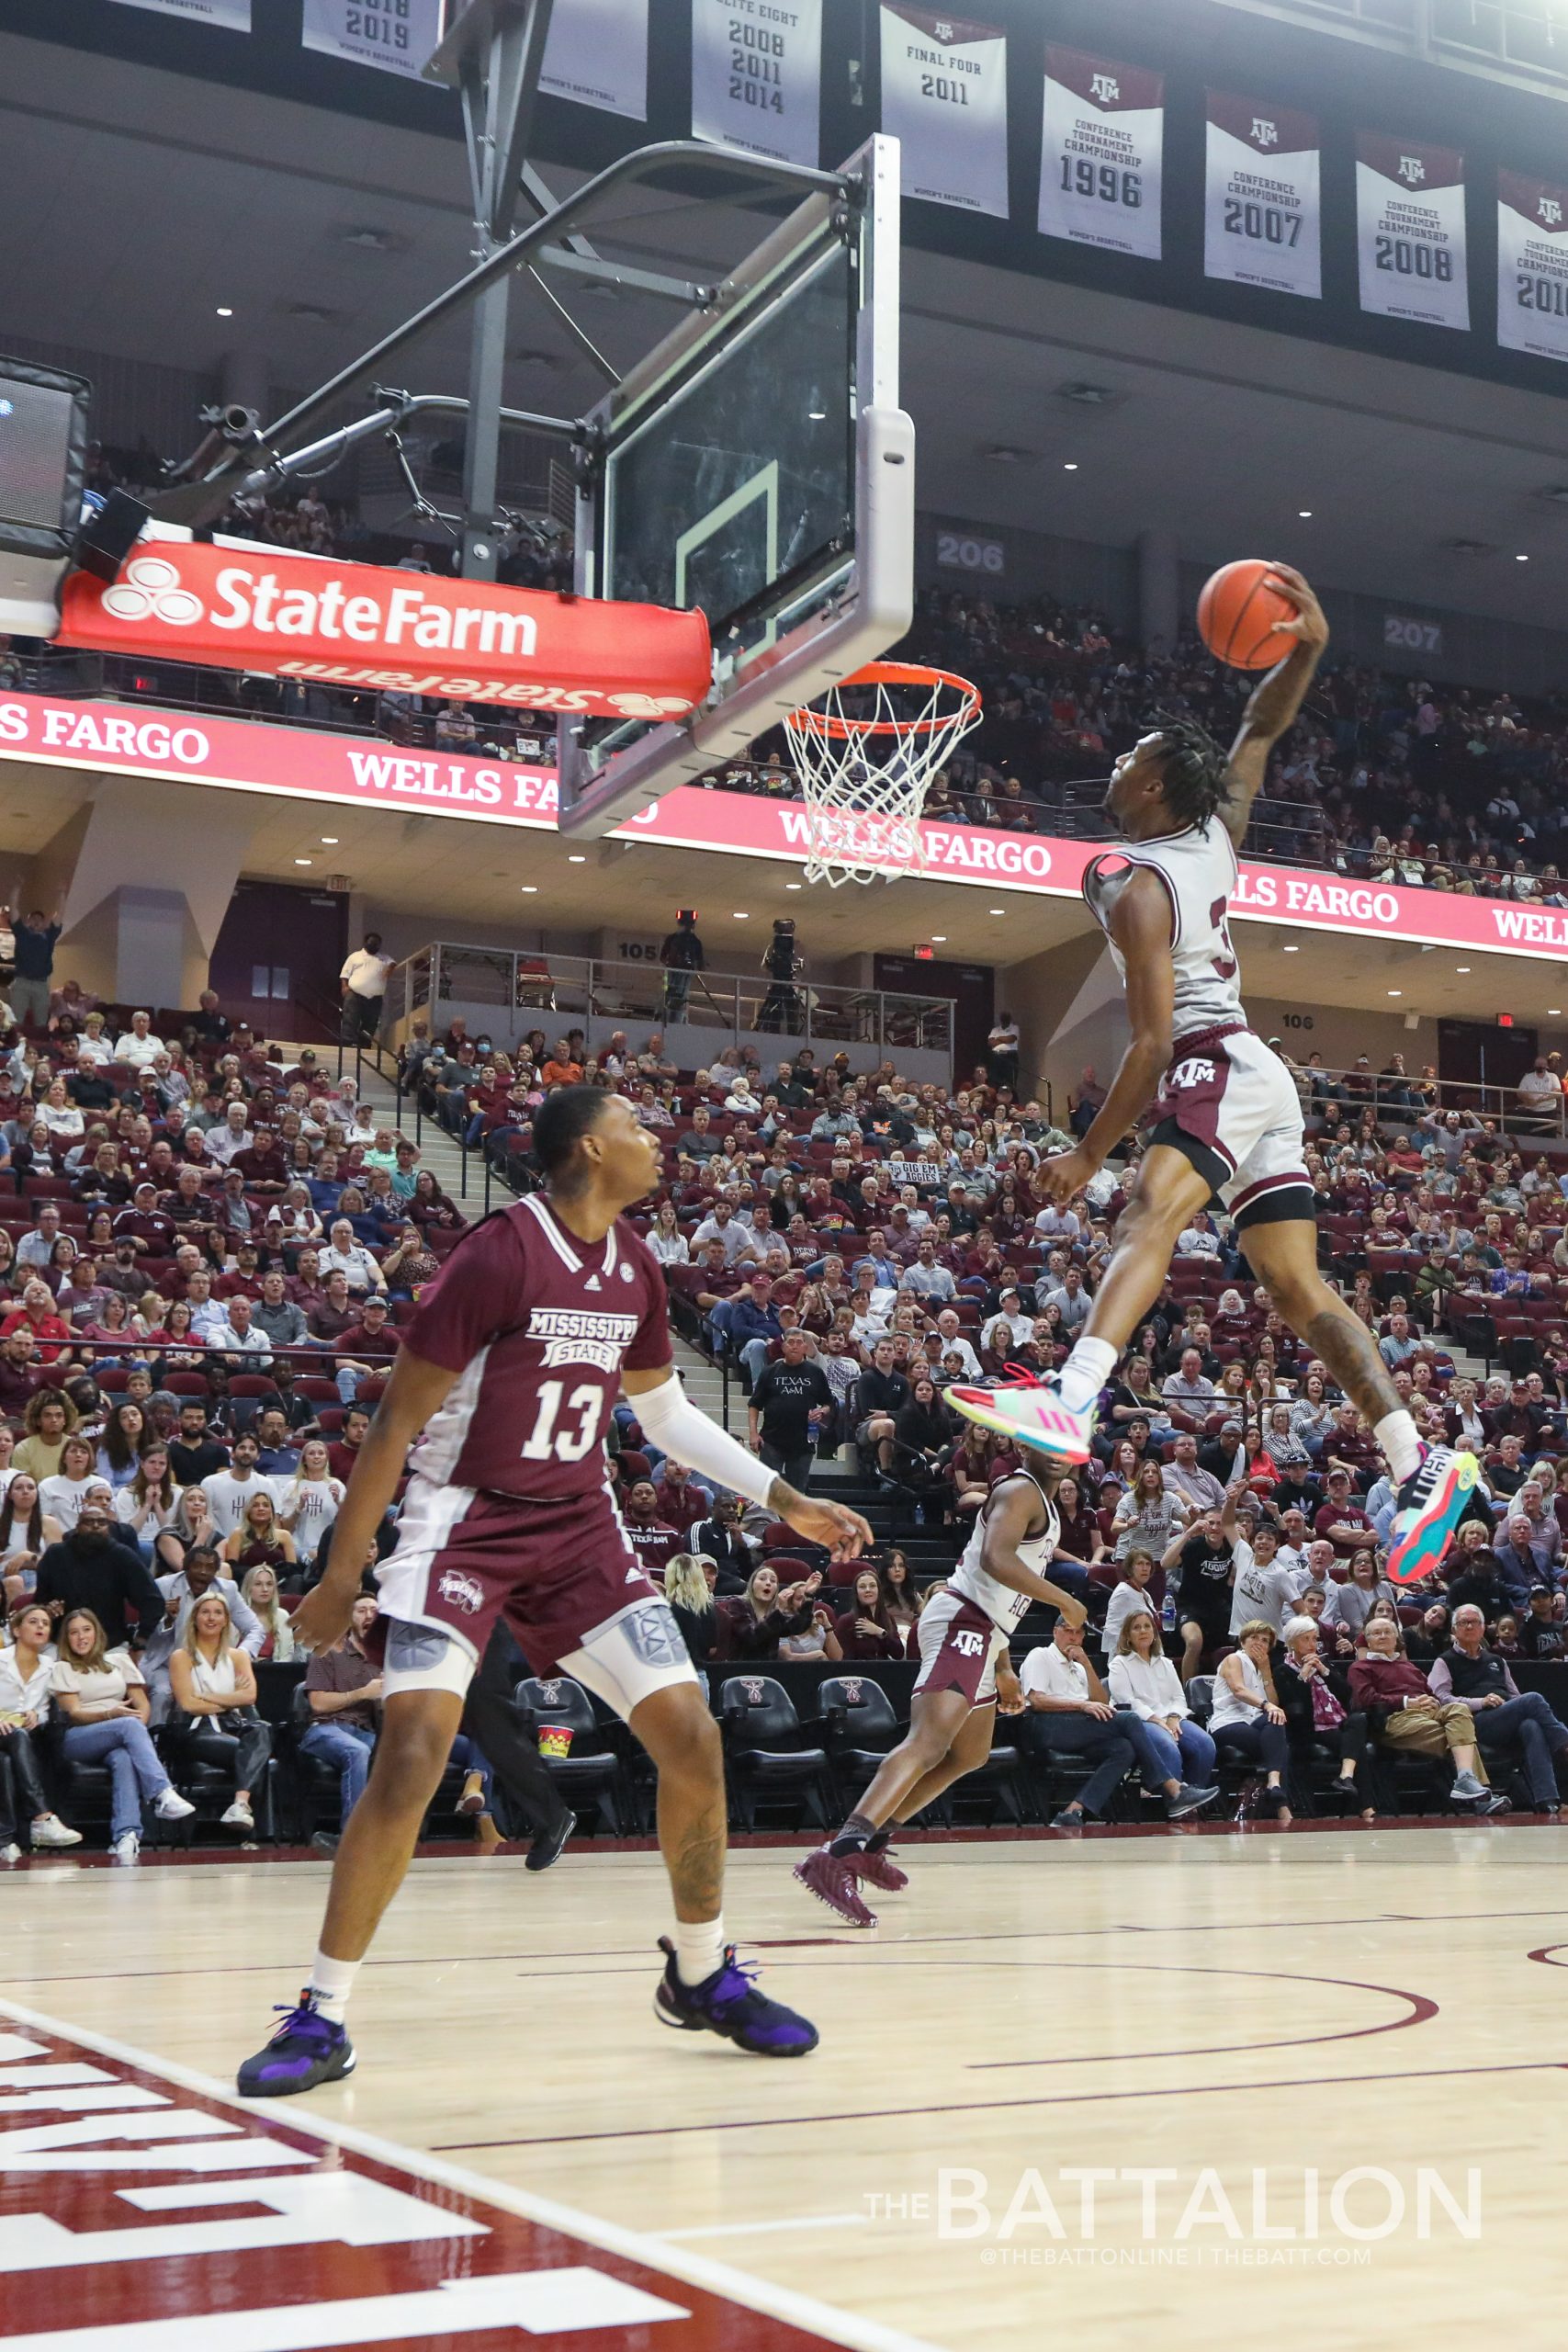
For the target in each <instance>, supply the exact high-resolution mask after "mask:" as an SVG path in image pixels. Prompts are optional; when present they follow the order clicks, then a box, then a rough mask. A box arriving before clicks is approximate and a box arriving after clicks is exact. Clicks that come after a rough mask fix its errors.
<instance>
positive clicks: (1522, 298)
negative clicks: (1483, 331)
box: [1497, 172, 1568, 359]
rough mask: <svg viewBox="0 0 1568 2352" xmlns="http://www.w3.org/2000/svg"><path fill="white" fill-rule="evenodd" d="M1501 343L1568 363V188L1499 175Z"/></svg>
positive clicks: (1509, 348) (1498, 335)
mask: <svg viewBox="0 0 1568 2352" xmlns="http://www.w3.org/2000/svg"><path fill="white" fill-rule="evenodd" d="M1497 340H1498V342H1499V343H1500V344H1503V345H1505V346H1506V348H1507V349H1508V350H1509V351H1533V352H1534V353H1535V355H1536V356H1537V358H1538V359H1568V188H1563V187H1554V186H1553V185H1552V184H1551V182H1550V181H1548V180H1528V179H1522V178H1521V177H1520V175H1519V174H1518V173H1517V172H1499V173H1498V175H1497Z"/></svg>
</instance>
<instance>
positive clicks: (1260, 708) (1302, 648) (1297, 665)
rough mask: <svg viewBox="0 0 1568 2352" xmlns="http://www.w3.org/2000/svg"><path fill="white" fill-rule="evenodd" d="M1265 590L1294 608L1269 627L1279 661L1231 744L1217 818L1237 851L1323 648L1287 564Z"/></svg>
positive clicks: (1304, 588)
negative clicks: (1280, 655) (1272, 758)
mask: <svg viewBox="0 0 1568 2352" xmlns="http://www.w3.org/2000/svg"><path fill="white" fill-rule="evenodd" d="M1269 586H1270V587H1271V588H1274V589H1277V590H1278V592H1279V594H1280V595H1281V596H1283V597H1284V598H1285V600H1286V602H1287V603H1288V604H1290V605H1292V606H1293V607H1294V612H1295V617H1294V619H1292V620H1289V621H1277V622H1276V623H1275V628H1276V629H1277V631H1278V633H1279V637H1280V645H1281V649H1282V650H1283V651H1284V659H1283V660H1282V661H1280V662H1276V664H1275V666H1274V667H1273V669H1272V670H1270V671H1269V674H1268V676H1267V677H1266V678H1265V679H1264V680H1263V682H1262V684H1261V685H1259V686H1258V687H1256V688H1255V689H1254V691H1253V695H1252V698H1251V700H1250V701H1249V702H1248V704H1247V708H1246V710H1245V712H1244V713H1243V714H1242V721H1241V731H1240V733H1239V734H1238V735H1237V737H1236V739H1235V742H1234V743H1233V744H1232V745H1231V754H1230V760H1229V763H1228V765H1227V769H1226V778H1225V781H1226V793H1225V797H1224V801H1223V802H1222V803H1221V807H1220V817H1221V820H1222V822H1223V823H1224V828H1225V831H1227V832H1228V833H1229V835H1230V837H1231V839H1232V841H1233V842H1235V846H1236V847H1237V849H1239V848H1240V847H1241V842H1242V835H1243V834H1244V833H1245V832H1246V831H1247V820H1248V819H1249V818H1250V817H1251V814H1252V804H1253V802H1254V800H1255V799H1256V798H1257V797H1258V793H1259V791H1260V790H1261V789H1262V785H1263V779H1264V777H1265V776H1266V775H1267V774H1268V772H1269V754H1270V753H1271V752H1272V751H1273V749H1274V746H1275V744H1276V743H1277V742H1278V741H1279V740H1280V736H1281V735H1283V734H1284V732H1285V730H1286V729H1287V728H1289V727H1291V726H1293V725H1294V723H1295V717H1296V713H1297V712H1298V711H1299V710H1300V708H1301V707H1302V704H1303V700H1304V699H1305V696H1306V690H1307V688H1308V687H1309V686H1310V685H1311V684H1312V682H1313V678H1314V673H1315V672H1316V670H1317V665H1318V663H1319V662H1320V661H1321V660H1322V659H1323V650H1324V647H1325V645H1326V644H1327V643H1328V623H1327V621H1326V620H1325V618H1324V613H1323V607H1322V605H1320V604H1319V603H1318V601H1317V598H1316V596H1315V595H1314V594H1313V591H1312V589H1311V588H1310V587H1309V586H1308V584H1307V582H1306V581H1305V580H1304V579H1303V577H1302V574H1301V573H1300V572H1299V571H1294V570H1292V566H1291V565H1290V564H1288V563H1276V564H1274V565H1273V566H1272V567H1271V569H1270V571H1269Z"/></svg>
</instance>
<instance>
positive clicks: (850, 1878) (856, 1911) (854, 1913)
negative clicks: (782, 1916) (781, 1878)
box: [795, 1846, 876, 1928]
mask: <svg viewBox="0 0 1568 2352" xmlns="http://www.w3.org/2000/svg"><path fill="white" fill-rule="evenodd" d="M853 1859H854V1860H855V1861H860V1860H863V1857H862V1856H860V1855H858V1854H857V1855H856V1856H855V1857H854V1858H853ZM795 1877H796V1878H797V1879H798V1880H799V1881H800V1883H801V1884H802V1886H804V1887H806V1888H807V1890H808V1892H809V1893H811V1894H814V1895H815V1896H816V1897H817V1900H818V1903H825V1904H826V1905H828V1908H829V1911H836V1912H837V1913H838V1915H839V1917H840V1919H842V1920H843V1921H844V1922H845V1923H846V1925H848V1926H849V1927H852V1928H874V1927H875V1925H876V1914H875V1912H874V1911H868V1910H867V1908H866V1906H865V1905H864V1904H863V1902H862V1901H861V1897H860V1889H859V1888H858V1887H857V1886H856V1884H855V1873H854V1870H853V1867H852V1862H851V1861H850V1860H848V1859H847V1858H845V1857H842V1856H840V1855H838V1854H834V1853H830V1852H829V1849H828V1848H827V1847H826V1846H818V1849H817V1851H816V1852H815V1853H814V1854H807V1857H806V1860H804V1861H803V1862H796V1864H795Z"/></svg>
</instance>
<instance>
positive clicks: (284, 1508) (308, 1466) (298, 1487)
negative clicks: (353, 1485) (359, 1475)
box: [277, 1437, 347, 1565]
mask: <svg viewBox="0 0 1568 2352" xmlns="http://www.w3.org/2000/svg"><path fill="white" fill-rule="evenodd" d="M346 1492H347V1488H346V1487H345V1486H344V1481H343V1480H342V1479H341V1478H335V1477H333V1470H332V1463H331V1460H330V1458H329V1455H328V1451H327V1445H326V1442H325V1440H324V1439H322V1438H319V1437H308V1438H307V1439H306V1440H305V1442H304V1444H303V1445H302V1446H301V1447H300V1449H299V1469H298V1470H297V1471H296V1472H295V1474H294V1476H293V1477H292V1478H291V1479H286V1480H284V1481H282V1482H281V1483H280V1484H279V1485H278V1487H277V1516H278V1521H279V1523H280V1525H281V1526H282V1527H283V1529H284V1530H285V1531H286V1532H287V1533H288V1535H290V1536H291V1537H292V1538H293V1541H294V1546H295V1556H296V1558H297V1560H299V1561H300V1562H303V1563H305V1564H307V1565H308V1564H309V1563H310V1561H312V1560H313V1559H314V1558H315V1556H316V1554H317V1552H318V1551H319V1550H320V1549H321V1538H322V1537H323V1535H324V1534H325V1533H326V1532H327V1529H328V1528H329V1527H330V1526H331V1525H332V1523H333V1520H334V1519H336V1517H337V1515H338V1511H339V1510H340V1508H341V1507H342V1503H343V1498H344V1495H345V1493H346Z"/></svg>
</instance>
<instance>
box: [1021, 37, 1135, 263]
mask: <svg viewBox="0 0 1568 2352" xmlns="http://www.w3.org/2000/svg"><path fill="white" fill-rule="evenodd" d="M1164 153H1165V77H1164V75H1163V74H1151V73H1149V72H1148V71H1147V69H1146V68H1145V67H1144V66H1142V65H1119V64H1117V63H1116V62H1115V61H1114V60H1113V59H1111V58H1107V57H1086V56H1084V55H1083V53H1082V52H1081V51H1078V50H1076V49H1048V50H1047V51H1045V114H1044V141H1043V146H1042V148H1041V152H1040V231H1041V234H1042V235H1043V236H1046V237H1070V238H1071V239H1072V240H1073V242H1074V243H1077V244H1080V245H1100V246H1104V247H1107V248H1109V250H1110V251H1111V252H1112V253H1121V254H1139V255H1141V256H1142V258H1143V259H1144V260H1145V261H1158V259H1159V257H1160V180H1161V176H1162V172H1163V166H1164Z"/></svg>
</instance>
